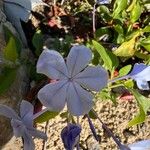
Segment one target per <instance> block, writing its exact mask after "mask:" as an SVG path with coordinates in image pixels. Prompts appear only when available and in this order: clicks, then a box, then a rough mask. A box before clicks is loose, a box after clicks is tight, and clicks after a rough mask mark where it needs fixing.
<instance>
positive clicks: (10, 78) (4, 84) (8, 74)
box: [0, 67, 17, 95]
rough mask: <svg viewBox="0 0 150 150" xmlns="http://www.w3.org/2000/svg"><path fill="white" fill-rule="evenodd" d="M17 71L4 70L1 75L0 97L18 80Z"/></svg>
mask: <svg viewBox="0 0 150 150" xmlns="http://www.w3.org/2000/svg"><path fill="white" fill-rule="evenodd" d="M16 74H17V69H14V68H7V67H5V68H3V69H2V71H1V73H0V95H1V94H3V93H4V92H6V91H7V90H8V89H9V88H10V86H11V85H12V84H13V82H14V81H15V79H16Z"/></svg>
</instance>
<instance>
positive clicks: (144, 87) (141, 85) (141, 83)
mask: <svg viewBox="0 0 150 150" xmlns="http://www.w3.org/2000/svg"><path fill="white" fill-rule="evenodd" d="M136 83H137V86H138V88H139V89H141V90H149V85H148V82H147V81H145V80H143V79H138V80H136Z"/></svg>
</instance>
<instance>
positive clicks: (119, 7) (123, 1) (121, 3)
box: [113, 0, 127, 18]
mask: <svg viewBox="0 0 150 150" xmlns="http://www.w3.org/2000/svg"><path fill="white" fill-rule="evenodd" d="M126 7H127V0H116V1H115V4H114V11H113V18H118V17H119V16H120V14H121V13H122V11H124V10H125V9H126Z"/></svg>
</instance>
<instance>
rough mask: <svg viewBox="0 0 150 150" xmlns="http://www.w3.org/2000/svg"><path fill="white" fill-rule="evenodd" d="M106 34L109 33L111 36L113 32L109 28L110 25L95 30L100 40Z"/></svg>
mask: <svg viewBox="0 0 150 150" xmlns="http://www.w3.org/2000/svg"><path fill="white" fill-rule="evenodd" d="M104 35H108V36H111V32H110V30H109V28H108V27H102V28H99V29H97V30H96V32H95V36H96V38H97V39H98V40H99V39H100V38H102V36H104Z"/></svg>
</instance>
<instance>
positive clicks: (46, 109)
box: [33, 108, 49, 120]
mask: <svg viewBox="0 0 150 150" xmlns="http://www.w3.org/2000/svg"><path fill="white" fill-rule="evenodd" d="M48 110H49V109H48V108H44V109H42V110H41V111H39V112H38V113H36V114H34V115H33V120H34V119H36V118H37V117H39V116H41V115H42V114H43V113H45V112H46V111H48Z"/></svg>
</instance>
